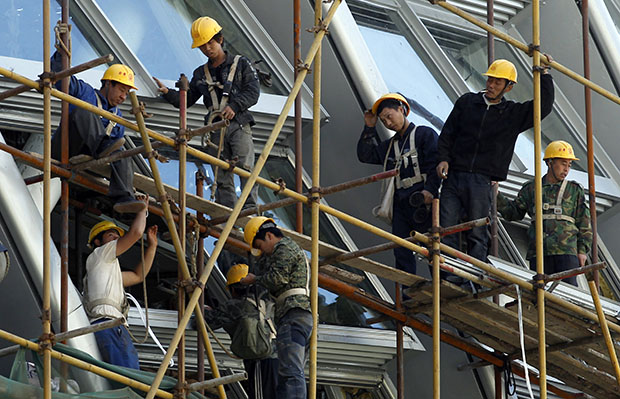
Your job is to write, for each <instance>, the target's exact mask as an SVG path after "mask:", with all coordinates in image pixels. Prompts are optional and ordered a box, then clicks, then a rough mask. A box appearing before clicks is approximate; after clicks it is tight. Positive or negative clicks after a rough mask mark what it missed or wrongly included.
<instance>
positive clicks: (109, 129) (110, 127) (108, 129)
mask: <svg viewBox="0 0 620 399" xmlns="http://www.w3.org/2000/svg"><path fill="white" fill-rule="evenodd" d="M95 97H96V98H97V108H99V109H103V106H102V105H101V98H99V95H98V94H97V93H95ZM114 115H118V107H115V111H114ZM100 118H101V119H103V116H100ZM114 126H116V122H113V121H111V120H108V126H107V127H106V128H105V134H106V135H108V136H109V135H110V134H112V130H113V129H114Z"/></svg>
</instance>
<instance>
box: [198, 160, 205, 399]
mask: <svg viewBox="0 0 620 399" xmlns="http://www.w3.org/2000/svg"><path fill="white" fill-rule="evenodd" d="M204 185H205V175H204V174H203V173H202V169H200V168H199V169H198V170H197V171H196V195H197V196H198V197H200V198H203V197H204V187H205V186H204ZM196 221H197V222H198V223H204V222H205V217H204V215H203V214H202V213H201V212H198V211H196ZM196 239H197V240H198V245H197V246H198V248H197V250H196V275H198V276H200V275H201V274H202V270H203V269H204V261H205V259H204V257H205V248H204V238H202V235H201V234H200V231H198V237H196ZM198 307H199V308H200V309H204V307H205V295H204V291H203V293H202V295H200V300H199V301H198ZM203 345H204V342H203V338H202V335H200V334H198V339H197V342H196V369H197V370H198V375H197V379H198V382H203V381H204V380H205V351H204V346H203ZM200 393H201V394H204V390H201V391H200Z"/></svg>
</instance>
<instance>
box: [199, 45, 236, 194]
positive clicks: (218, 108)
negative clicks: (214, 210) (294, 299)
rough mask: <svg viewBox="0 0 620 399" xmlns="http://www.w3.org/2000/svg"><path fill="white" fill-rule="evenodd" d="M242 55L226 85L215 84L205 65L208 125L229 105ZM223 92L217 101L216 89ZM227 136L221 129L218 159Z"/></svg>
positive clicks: (215, 177) (216, 170)
mask: <svg viewBox="0 0 620 399" xmlns="http://www.w3.org/2000/svg"><path fill="white" fill-rule="evenodd" d="M240 58H241V56H240V55H236V56H235V59H234V60H233V63H232V65H231V66H230V69H229V70H228V76H226V82H225V83H224V84H222V83H219V82H214V81H213V77H212V76H211V72H210V71H209V65H208V64H205V65H204V71H205V79H206V81H207V85H208V86H209V95H210V96H211V105H210V106H209V118H208V120H207V125H210V124H211V123H213V119H215V117H216V116H221V115H222V111H224V108H226V106H227V105H228V97H229V96H230V91H231V90H232V83H233V81H234V80H235V75H236V73H237V65H238V64H239V59H240ZM216 87H217V88H218V89H221V90H222V99H221V101H220V100H218V99H217V93H216V92H215V88H216ZM225 134H226V127H223V128H222V129H220V140H219V143H218V145H217V158H219V157H220V156H221V155H222V148H224V135H225ZM219 169H220V168H219V166H216V167H215V171H214V172H213V184H212V186H211V201H213V200H214V199H215V192H216V191H217V174H218V172H219Z"/></svg>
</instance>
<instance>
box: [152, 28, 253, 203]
mask: <svg viewBox="0 0 620 399" xmlns="http://www.w3.org/2000/svg"><path fill="white" fill-rule="evenodd" d="M191 35H192V40H193V42H192V48H196V47H198V48H199V49H200V51H202V53H203V54H204V55H205V56H207V57H208V58H209V61H208V62H207V63H206V64H204V65H201V66H199V67H198V68H196V69H195V70H194V75H193V76H192V79H191V81H190V83H189V90H188V92H187V106H188V107H190V106H192V105H193V104H194V103H196V101H198V100H199V99H200V97H203V99H204V104H205V106H206V107H207V109H208V111H209V113H208V114H207V115H206V116H205V123H206V124H210V123H212V122H217V121H219V120H221V119H227V120H229V121H230V125H229V126H228V128H226V129H223V130H222V131H221V132H219V131H218V132H214V133H212V135H211V138H212V141H213V142H214V143H216V144H219V146H220V151H218V152H221V154H219V153H218V154H216V155H217V156H221V157H222V158H223V159H224V160H230V161H234V162H235V163H236V165H237V166H238V167H242V168H244V169H247V170H252V168H254V143H253V141H252V126H253V125H254V124H255V123H254V118H253V117H252V114H251V113H250V111H248V109H249V108H250V107H251V106H252V105H254V104H256V102H257V101H258V96H259V94H260V83H259V79H258V75H257V73H256V70H255V69H254V68H253V67H252V63H251V62H250V60H248V59H247V58H246V57H244V56H241V55H236V56H235V55H232V54H229V53H228V52H227V51H225V50H224V49H223V45H224V36H223V34H222V27H221V26H220V25H219V24H218V23H217V21H216V20H214V19H213V18H210V17H200V18H198V19H196V20H195V21H194V23H193V24H192V28H191ZM153 79H154V80H155V82H156V83H157V85H158V86H159V91H160V92H161V93H162V94H163V98H164V99H166V101H168V102H169V103H171V104H172V105H174V106H175V107H178V106H179V92H178V91H176V90H172V89H169V88H167V87H166V86H165V85H164V84H163V83H162V82H160V81H159V79H157V78H155V77H154V78H153ZM220 134H225V135H224V137H223V138H222V137H220ZM209 151H210V152H213V150H209ZM233 178H234V174H233V173H232V172H230V171H228V170H218V172H217V176H216V184H217V186H216V187H217V189H216V192H215V194H216V195H215V201H216V202H218V203H220V204H222V205H225V206H227V207H229V208H232V207H234V205H235V202H236V200H237V194H236V191H235V183H234V179H233ZM245 181H246V179H241V189H243V186H244V185H245ZM257 189H258V188H257V187H254V188H253V189H252V191H251V193H250V196H249V197H248V199H247V201H246V203H245V207H253V206H256V200H257V198H258V197H257Z"/></svg>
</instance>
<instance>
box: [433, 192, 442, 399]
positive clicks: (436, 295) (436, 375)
mask: <svg viewBox="0 0 620 399" xmlns="http://www.w3.org/2000/svg"><path fill="white" fill-rule="evenodd" d="M432 222H433V227H432V234H433V238H432V243H433V251H432V263H433V398H434V399H439V398H440V397H441V395H440V388H441V385H440V375H441V374H440V354H439V351H440V343H441V341H440V332H441V325H440V324H441V308H440V306H441V302H440V301H441V291H440V289H441V276H440V274H439V245H440V240H441V237H440V236H439V200H438V199H437V198H435V199H433V206H432Z"/></svg>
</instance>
